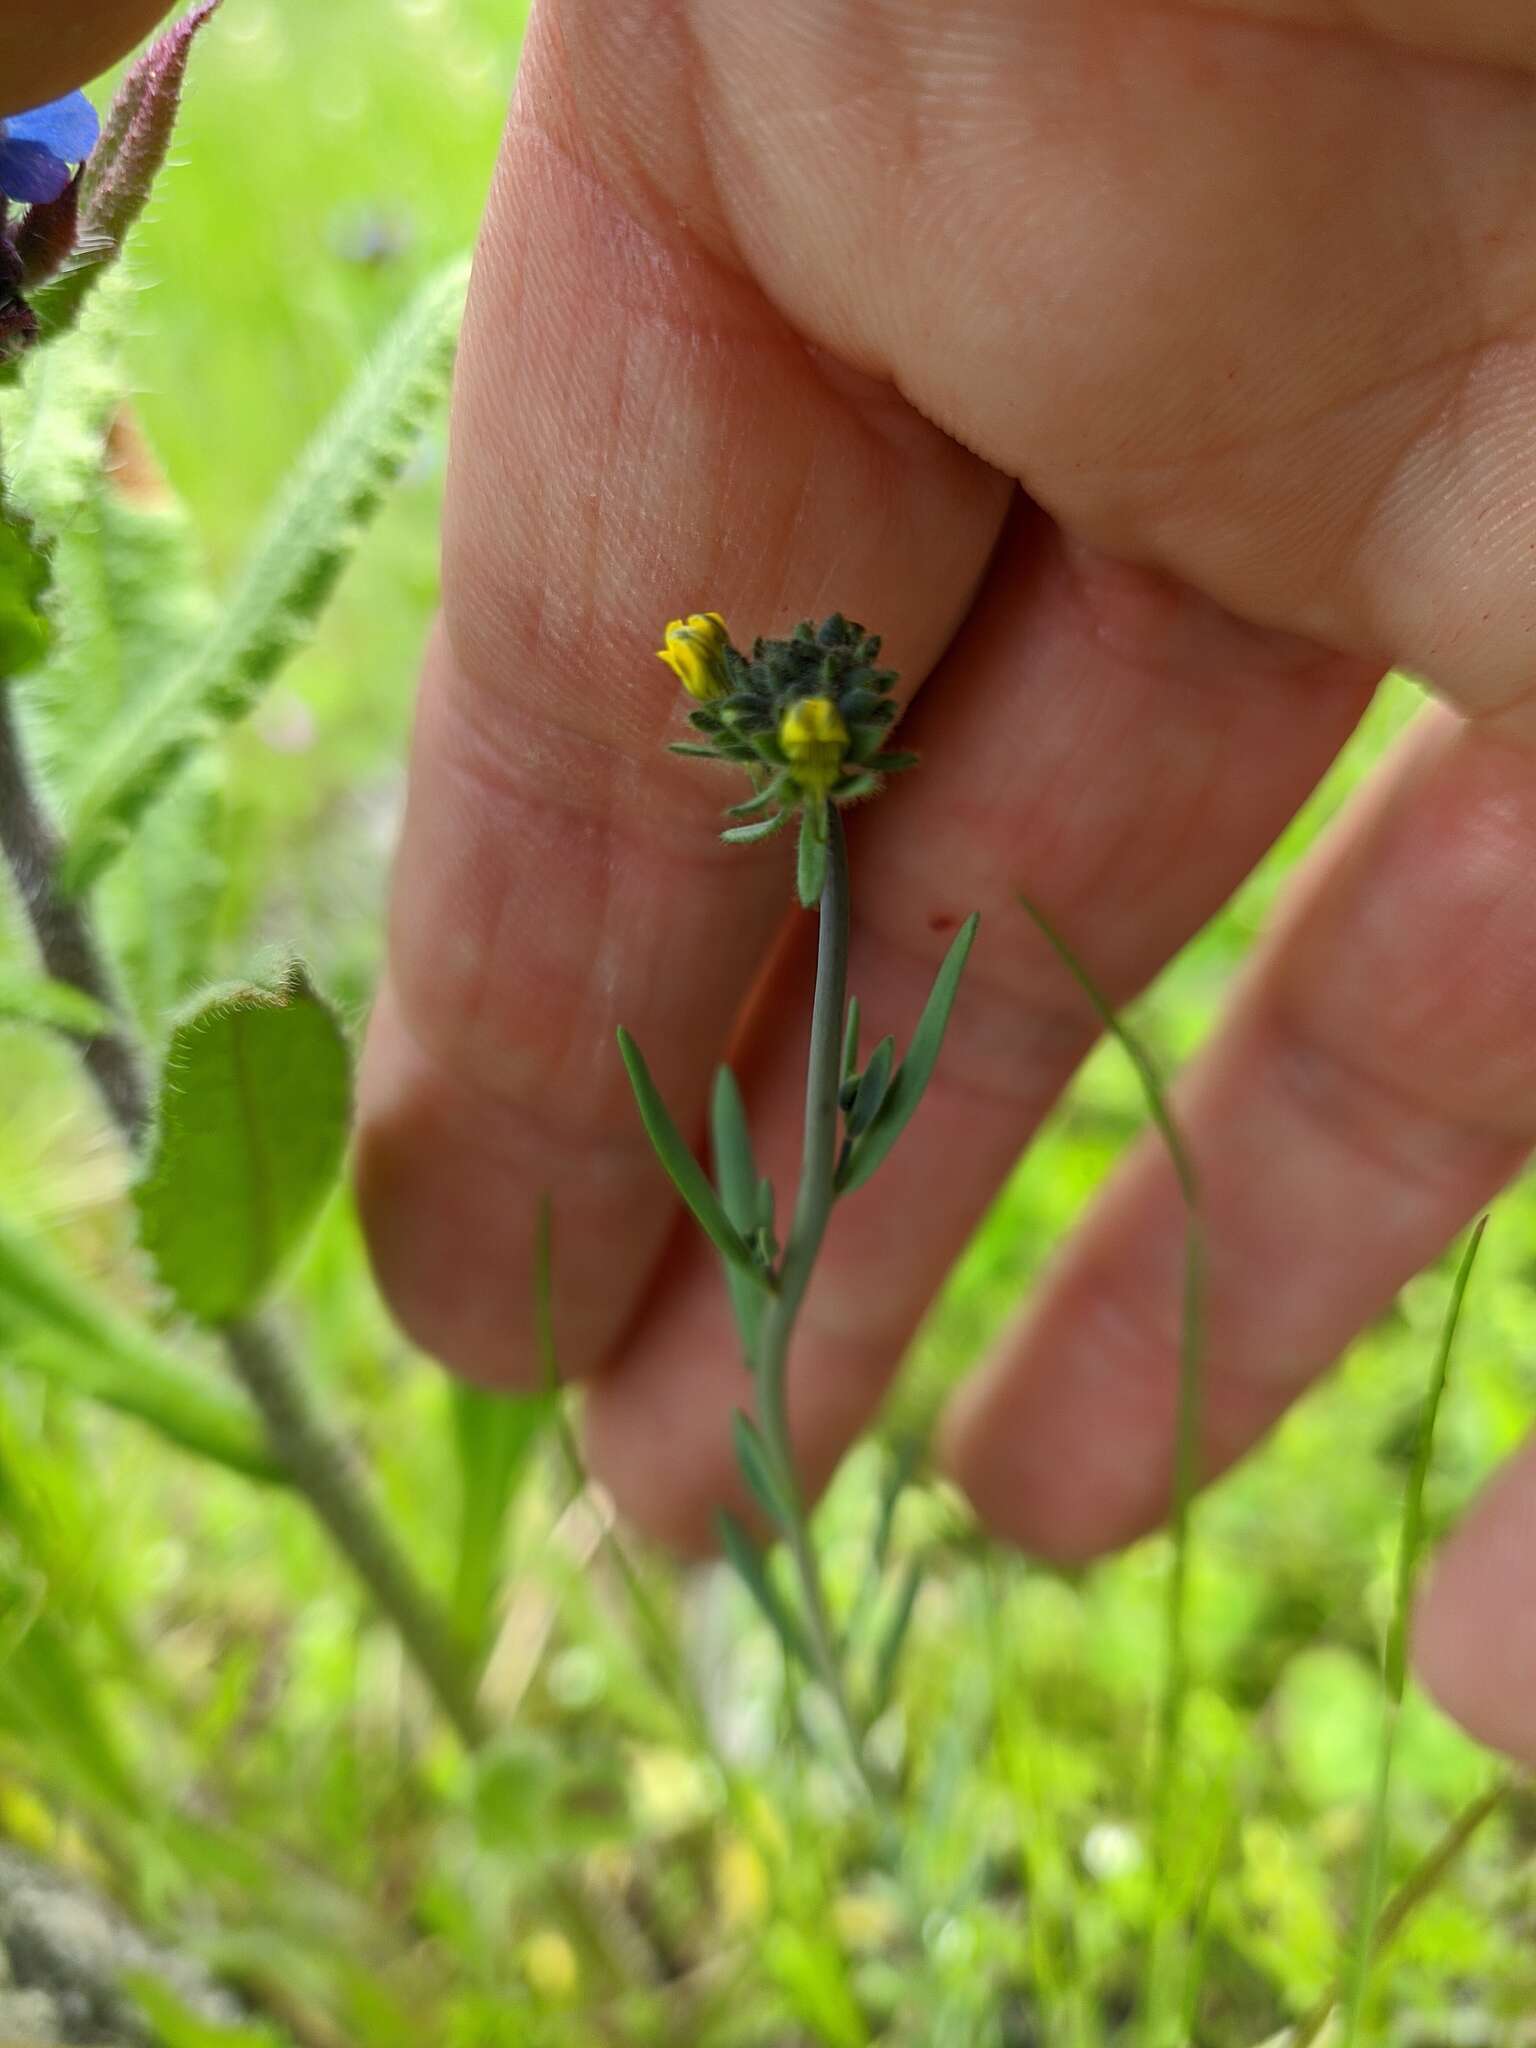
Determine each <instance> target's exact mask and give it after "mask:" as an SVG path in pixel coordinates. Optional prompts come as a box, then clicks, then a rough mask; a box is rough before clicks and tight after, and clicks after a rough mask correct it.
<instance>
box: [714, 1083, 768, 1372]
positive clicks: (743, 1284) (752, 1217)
mask: <svg viewBox="0 0 1536 2048" xmlns="http://www.w3.org/2000/svg"><path fill="white" fill-rule="evenodd" d="M709 1131H710V1144H711V1147H712V1149H713V1152H714V1158H715V1185H716V1186H717V1187H718V1188H719V1190H720V1201H721V1206H722V1207H723V1208H724V1210H725V1213H726V1215H727V1217H728V1218H729V1219H730V1222H731V1223H732V1225H733V1226H734V1228H735V1229H736V1230H737V1231H739V1232H740V1234H741V1236H742V1237H743V1238H744V1239H750V1238H751V1237H752V1236H754V1235H755V1234H756V1231H757V1228H758V1223H759V1202H758V1179H757V1162H756V1160H755V1159H754V1157H753V1154H752V1133H751V1131H750V1130H749V1128H748V1126H747V1112H746V1108H745V1106H744V1104H743V1102H742V1099H741V1090H740V1089H739V1088H738V1087H737V1085H736V1077H735V1075H734V1074H733V1073H732V1072H731V1070H730V1068H729V1067H721V1068H720V1070H719V1071H718V1073H717V1074H716V1075H715V1087H714V1093H713V1096H712V1097H711V1101H710V1113H709ZM725 1282H726V1286H727V1287H728V1288H729V1290H730V1296H731V1308H732V1310H733V1311H734V1313H735V1316H736V1327H737V1329H738V1330H739V1331H740V1333H741V1346H742V1351H743V1354H744V1356H745V1358H746V1360H747V1362H748V1363H749V1364H750V1362H751V1360H752V1359H753V1358H754V1357H755V1356H756V1352H757V1329H758V1322H759V1320H760V1318H761V1314H762V1306H763V1290H762V1288H761V1287H759V1286H758V1285H757V1284H756V1283H755V1282H754V1281H752V1280H749V1279H748V1278H747V1276H746V1274H745V1273H743V1272H741V1271H740V1269H739V1268H738V1267H737V1266H735V1265H734V1264H727V1266H726V1268H725Z"/></svg>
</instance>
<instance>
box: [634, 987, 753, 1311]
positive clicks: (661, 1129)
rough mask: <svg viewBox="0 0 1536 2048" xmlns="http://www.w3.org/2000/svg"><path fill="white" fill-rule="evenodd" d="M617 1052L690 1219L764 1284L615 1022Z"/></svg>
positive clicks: (737, 1264)
mask: <svg viewBox="0 0 1536 2048" xmlns="http://www.w3.org/2000/svg"><path fill="white" fill-rule="evenodd" d="M619 1052H620V1055H621V1056H622V1058H623V1061H624V1067H625V1071H626V1072H627V1073H628V1075H629V1085H630V1087H631V1088H632V1089H633V1090H634V1092H635V1102H636V1104H637V1105H638V1107H639V1110H640V1121H641V1122H642V1123H643V1124H644V1125H645V1134H646V1136H647V1137H648V1138H649V1139H650V1141H651V1145H652V1148H653V1149H654V1151H655V1154H656V1157H657V1158H658V1159H659V1160H660V1161H661V1164H662V1166H663V1167H664V1168H665V1170H666V1174H667V1178H668V1179H669V1180H670V1181H671V1183H672V1185H673V1187H675V1188H676V1189H677V1192H678V1193H679V1194H680V1195H681V1196H682V1198H683V1200H684V1201H685V1202H686V1203H687V1205H688V1207H689V1209H690V1210H691V1211H692V1212H693V1216H694V1220H695V1221H696V1222H697V1224H698V1226H699V1228H700V1229H701V1230H702V1231H703V1232H704V1235H705V1236H706V1237H707V1238H708V1239H709V1240H710V1242H711V1243H712V1244H713V1245H714V1246H715V1248H716V1250H718V1251H719V1252H721V1253H722V1254H723V1256H724V1257H725V1258H727V1259H728V1260H729V1261H730V1262H731V1264H732V1265H733V1266H735V1267H736V1268H737V1270H738V1271H739V1272H742V1273H745V1274H748V1275H750V1277H751V1278H752V1279H753V1280H754V1281H756V1283H757V1285H758V1286H759V1287H766V1286H767V1285H768V1284H769V1283H768V1276H767V1275H766V1274H765V1273H764V1272H763V1269H762V1267H761V1266H759V1265H758V1263H757V1261H756V1259H754V1258H753V1256H752V1253H751V1250H750V1248H749V1247H748V1245H747V1241H746V1239H745V1238H744V1237H743V1236H742V1234H741V1232H740V1231H739V1230H738V1229H737V1228H736V1226H735V1224H734V1223H732V1221H731V1219H730V1217H729V1216H728V1215H727V1214H726V1212H725V1210H724V1208H723V1207H722V1206H721V1202H720V1198H719V1196H718V1195H717V1194H716V1193H715V1191H714V1189H713V1188H712V1187H711V1186H710V1184H709V1177H708V1175H707V1174H706V1173H705V1171H704V1169H703V1167H702V1166H700V1164H699V1162H698V1161H697V1160H696V1159H695V1158H694V1156H693V1154H692V1152H690V1151H689V1149H688V1147H687V1145H686V1144H685V1143H684V1142H683V1135H682V1133H681V1131H679V1130H678V1128H677V1125H676V1124H675V1123H674V1122H673V1121H672V1112H671V1111H670V1110H669V1109H668V1108H667V1105H666V1104H665V1102H663V1101H662V1099H661V1091H660V1090H659V1089H658V1088H657V1086H656V1083H655V1082H654V1081H653V1080H652V1079H651V1070H650V1068H649V1067H648V1066H647V1065H646V1064H645V1059H644V1056H643V1055H642V1053H641V1051H640V1048H639V1046H638V1045H636V1043H635V1041H634V1040H633V1039H632V1038H631V1037H630V1035H629V1033H628V1032H627V1031H626V1030H624V1028H623V1026H622V1025H621V1026H620V1028H619Z"/></svg>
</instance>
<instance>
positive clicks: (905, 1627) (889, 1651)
mask: <svg viewBox="0 0 1536 2048" xmlns="http://www.w3.org/2000/svg"><path fill="white" fill-rule="evenodd" d="M926 1570H927V1561H926V1559H924V1558H921V1557H914V1558H913V1559H912V1561H911V1563H910V1564H909V1565H908V1566H907V1569H906V1571H905V1572H904V1573H903V1574H902V1577H901V1583H900V1585H899V1587H898V1589H897V1593H896V1599H895V1602H894V1604H893V1605H892V1608H891V1611H890V1614H889V1615H888V1616H887V1618H886V1623H885V1627H884V1629H883V1630H882V1631H881V1634H880V1638H879V1642H878V1643H877V1645H876V1649H875V1671H874V1677H873V1679H872V1681H871V1684H870V1706H869V1715H870V1719H871V1720H872V1721H873V1720H878V1719H879V1718H880V1716H881V1715H882V1714H883V1713H884V1712H885V1710H886V1708H887V1707H888V1706H889V1705H890V1702H891V1692H892V1689H893V1687H894V1686H895V1683H896V1673H897V1671H898V1670H899V1669H900V1666H901V1653H902V1651H903V1649H905V1647H906V1642H907V1636H908V1633H909V1631H910V1630H911V1627H912V1616H913V1615H914V1613H916V1611H917V1596H918V1594H919V1593H920V1592H921V1591H922V1588H923V1578H924V1574H925V1572H926Z"/></svg>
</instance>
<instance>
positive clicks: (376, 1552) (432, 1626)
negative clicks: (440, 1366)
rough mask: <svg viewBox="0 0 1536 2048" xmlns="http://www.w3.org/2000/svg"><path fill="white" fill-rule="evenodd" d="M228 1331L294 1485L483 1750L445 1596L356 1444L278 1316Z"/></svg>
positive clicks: (230, 1349) (227, 1340)
mask: <svg viewBox="0 0 1536 2048" xmlns="http://www.w3.org/2000/svg"><path fill="white" fill-rule="evenodd" d="M220 1334H221V1335H222V1337H223V1340H224V1351H225V1356H226V1357H227V1358H228V1360H229V1364H230V1369H231V1370H232V1371H233V1373H234V1375H235V1377H236V1379H238V1380H239V1382H240V1384H241V1386H243V1387H244V1388H245V1390H246V1392H247V1393H248V1394H249V1395H250V1397H251V1400H252V1402H253V1404H254V1405H255V1407H256V1409H257V1411H258V1412H259V1414H260V1416H261V1419H262V1421H263V1422H264V1423H265V1424H266V1427H267V1435H268V1436H269V1437H270V1439H271V1441H272V1445H273V1448H274V1449H275V1450H276V1451H278V1453H279V1454H280V1455H281V1457H282V1459H283V1463H284V1465H285V1466H286V1467H287V1469H288V1472H289V1474H290V1476H291V1477H292V1479H293V1483H294V1485H295V1486H296V1487H297V1488H298V1490H299V1492H300V1493H302V1494H303V1495H304V1497H305V1499H306V1500H307V1501H308V1502H309V1504H310V1506H311V1508H312V1509H313V1510H314V1513H315V1516H316V1518H317V1519H318V1520H319V1521H320V1522H322V1523H323V1524H324V1525H325V1527H326V1529H327V1530H328V1531H329V1532H330V1535H331V1538H332V1540H333V1541H334V1543H335V1545H336V1548H337V1549H338V1550H339V1551H340V1552H341V1553H342V1555H343V1556H344V1557H345V1558H346V1560H347V1562H348V1563H349V1564H350V1565H351V1567H352V1569H353V1571H354V1572H356V1574H357V1576H358V1578H359V1579H361V1580H362V1582H363V1584H364V1585H365V1586H366V1587H367V1588H368V1590H369V1592H370V1593H371V1594H372V1595H373V1597H374V1599H375V1600H376V1601H377V1602H378V1605H379V1609H380V1612H381V1613H383V1614H386V1615H388V1617H389V1619H390V1621H391V1622H392V1623H393V1624H394V1626H395V1628H396V1629H397V1630H398V1631H399V1635H400V1639H401V1641H402V1642H403V1643H404V1644H405V1647H406V1649H407V1650H408V1651H409V1652H410V1655H411V1658H412V1660H413V1661H414V1662H415V1664H416V1666H417V1668H418V1670H419V1671H420V1672H421V1675H422V1677H423V1678H424V1679H425V1680H426V1681H427V1684H428V1685H429V1686H430V1687H431V1689H432V1693H433V1696H434V1698H435V1699H436V1700H437V1703H438V1705H439V1706H440V1707H441V1708H442V1710H443V1712H444V1714H446V1716H447V1717H448V1719H449V1720H450V1721H451V1722H452V1724H453V1726H454V1728H455V1729H456V1730H457V1731H458V1733H459V1735H460V1737H461V1738H462V1740H463V1742H464V1745H465V1747H466V1748H468V1749H473V1748H475V1747H476V1745H477V1744H478V1743H480V1742H481V1741H483V1740H484V1737H485V1733H486V1729H485V1724H484V1722H483V1720H482V1719H481V1716H480V1711H479V1709H478V1707H477V1706H476V1704H475V1688H474V1682H473V1679H472V1678H471V1676H470V1672H469V1670H468V1668H467V1666H466V1665H465V1662H464V1659H463V1657H462V1655H461V1653H460V1651H459V1649H458V1646H457V1644H456V1642H455V1640H454V1637H453V1634H452V1631H451V1630H450V1629H449V1627H448V1624H447V1621H446V1619H445V1617H444V1615H443V1614H442V1612H441V1611H440V1609H439V1607H438V1604H437V1602H436V1601H435V1600H434V1599H433V1598H432V1596H431V1595H430V1594H429V1593H428V1592H427V1591H426V1589H425V1587H423V1585H422V1584H421V1582H420V1580H419V1579H418V1578H417V1577H416V1575H415V1573H414V1572H413V1571H412V1569H411V1567H410V1565H409V1563H408V1562H407V1561H406V1557H405V1554H404V1552H403V1551H402V1550H401V1549H400V1547H399V1545H398V1544H397V1543H396V1542H395V1539H394V1536H393V1534H392V1533H391V1531H390V1529H389V1527H388V1525H387V1524H386V1522H385V1521H384V1519H383V1517H382V1516H381V1515H380V1513H379V1511H378V1509H377V1507H376V1506H375V1505H374V1503H373V1502H372V1500H370V1499H369V1497H368V1494H367V1492H366V1490H365V1489H364V1486H363V1484H362V1481H361V1475H360V1474H359V1472H358V1470H357V1466H356V1461H355V1459H354V1457H353V1453H352V1450H351V1447H350V1446H349V1445H348V1444H347V1443H346V1441H345V1440H344V1439H343V1438H342V1437H341V1436H340V1435H338V1434H337V1432H336V1431H335V1430H333V1429H332V1428H331V1426H330V1424H329V1423H328V1421H327V1420H326V1418H325V1417H324V1416H323V1415H322V1414H321V1412H320V1410H319V1407H318V1406H317V1404H316V1402H315V1400H314V1398H313V1396H312V1395H311V1393H310V1391H309V1387H308V1385H307V1383H306V1382H305V1379H304V1376H303V1374H302V1373H301V1372H299V1371H298V1370H297V1369H296V1367H295V1364H294V1361H293V1359H292V1358H291V1357H290V1356H289V1354H288V1352H287V1351H286V1349H285V1348H284V1346H283V1343H282V1341H281V1339H280V1338H279V1337H278V1335H277V1333H276V1332H275V1331H274V1330H273V1328H272V1327H271V1325H270V1324H269V1323H267V1322H264V1321H261V1320H258V1319H257V1318H256V1317H254V1316H251V1317H243V1318H242V1319H241V1320H240V1321H238V1322H234V1323H230V1324H228V1325H227V1326H226V1327H225V1329H224V1330H223V1331H222V1332H221V1333H220Z"/></svg>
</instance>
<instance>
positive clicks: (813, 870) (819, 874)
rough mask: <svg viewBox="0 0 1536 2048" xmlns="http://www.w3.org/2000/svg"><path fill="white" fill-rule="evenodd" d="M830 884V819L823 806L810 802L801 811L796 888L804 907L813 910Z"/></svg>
mask: <svg viewBox="0 0 1536 2048" xmlns="http://www.w3.org/2000/svg"><path fill="white" fill-rule="evenodd" d="M826 885H827V819H826V812H825V809H824V808H823V807H820V806H818V805H816V804H811V803H808V804H806V805H805V807H804V808H803V809H802V811H801V813H800V846H799V851H798V855H797V858H796V863H795V888H796V890H797V891H798V893H799V897H800V902H801V905H802V907H803V908H804V909H806V910H814V909H815V908H816V906H817V904H818V903H819V902H820V901H821V892H822V890H823V889H824V888H825V887H826Z"/></svg>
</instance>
